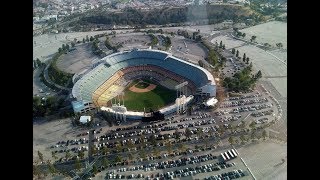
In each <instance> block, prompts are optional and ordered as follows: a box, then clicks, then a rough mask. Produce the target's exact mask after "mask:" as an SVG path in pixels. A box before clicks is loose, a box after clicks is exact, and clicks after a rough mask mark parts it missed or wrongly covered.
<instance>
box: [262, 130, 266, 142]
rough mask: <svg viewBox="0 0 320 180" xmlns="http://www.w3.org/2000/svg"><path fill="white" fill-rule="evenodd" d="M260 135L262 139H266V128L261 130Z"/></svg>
mask: <svg viewBox="0 0 320 180" xmlns="http://www.w3.org/2000/svg"><path fill="white" fill-rule="evenodd" d="M262 137H263V140H266V137H267V131H266V130H263V132H262Z"/></svg>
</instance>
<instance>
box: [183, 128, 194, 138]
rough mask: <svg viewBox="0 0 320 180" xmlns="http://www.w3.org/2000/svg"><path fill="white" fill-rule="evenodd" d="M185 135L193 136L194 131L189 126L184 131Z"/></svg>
mask: <svg viewBox="0 0 320 180" xmlns="http://www.w3.org/2000/svg"><path fill="white" fill-rule="evenodd" d="M184 133H185V135H186V137H187V138H190V137H191V136H192V132H191V130H190V129H189V128H186V130H185V131H184Z"/></svg>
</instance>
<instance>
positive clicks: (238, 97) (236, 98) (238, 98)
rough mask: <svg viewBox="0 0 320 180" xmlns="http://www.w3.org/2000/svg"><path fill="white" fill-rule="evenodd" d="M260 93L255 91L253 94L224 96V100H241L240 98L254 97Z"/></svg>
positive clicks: (259, 95)
mask: <svg viewBox="0 0 320 180" xmlns="http://www.w3.org/2000/svg"><path fill="white" fill-rule="evenodd" d="M261 96H262V94H261V93H259V92H256V93H254V94H251V93H250V94H248V95H242V96H237V97H229V98H226V99H225V101H232V100H241V99H247V98H256V97H261Z"/></svg>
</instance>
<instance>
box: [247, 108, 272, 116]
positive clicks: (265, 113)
mask: <svg viewBox="0 0 320 180" xmlns="http://www.w3.org/2000/svg"><path fill="white" fill-rule="evenodd" d="M273 112H274V111H273V110H272V109H270V110H267V111H262V112H256V113H251V116H253V117H261V116H267V115H272V114H273Z"/></svg>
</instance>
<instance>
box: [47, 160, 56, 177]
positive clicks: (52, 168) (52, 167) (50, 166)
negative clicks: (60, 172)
mask: <svg viewBox="0 0 320 180" xmlns="http://www.w3.org/2000/svg"><path fill="white" fill-rule="evenodd" d="M47 165H48V169H49V172H50V173H51V174H52V175H54V174H55V173H56V172H57V169H56V168H55V167H54V166H53V165H52V164H51V162H50V160H48V161H47Z"/></svg>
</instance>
